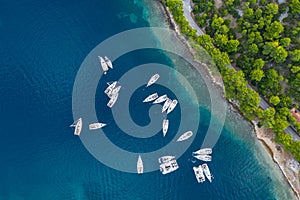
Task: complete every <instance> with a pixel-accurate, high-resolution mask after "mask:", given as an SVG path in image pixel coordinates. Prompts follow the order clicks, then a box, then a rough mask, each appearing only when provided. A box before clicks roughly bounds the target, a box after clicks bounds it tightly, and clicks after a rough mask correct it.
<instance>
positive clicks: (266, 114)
mask: <svg viewBox="0 0 300 200" xmlns="http://www.w3.org/2000/svg"><path fill="white" fill-rule="evenodd" d="M275 113H276V111H275V109H274V108H272V107H270V108H267V109H266V110H264V111H263V112H262V116H260V119H261V123H262V125H264V126H266V127H267V128H273V125H274V124H275V120H274V116H275Z"/></svg>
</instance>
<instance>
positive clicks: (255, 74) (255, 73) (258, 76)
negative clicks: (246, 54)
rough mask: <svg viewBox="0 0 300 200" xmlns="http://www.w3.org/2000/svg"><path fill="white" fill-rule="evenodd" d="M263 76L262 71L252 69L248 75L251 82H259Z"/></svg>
mask: <svg viewBox="0 0 300 200" xmlns="http://www.w3.org/2000/svg"><path fill="white" fill-rule="evenodd" d="M264 76H265V74H264V71H263V70H261V69H254V70H252V71H251V73H250V78H251V80H253V81H257V82H259V81H260V80H261V79H262V78H263V77H264Z"/></svg>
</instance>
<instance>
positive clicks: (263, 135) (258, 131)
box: [160, 0, 300, 200]
mask: <svg viewBox="0 0 300 200" xmlns="http://www.w3.org/2000/svg"><path fill="white" fill-rule="evenodd" d="M160 3H161V6H162V7H163V9H164V10H165V13H166V15H167V16H168V20H169V22H170V25H171V28H172V29H173V30H175V32H176V33H177V36H178V38H179V39H180V40H181V41H182V42H183V44H184V45H186V47H187V48H188V49H189V50H190V52H191V54H192V55H195V50H194V49H193V48H192V47H191V45H190V43H189V41H188V40H187V39H186V38H185V37H184V36H182V35H181V33H180V28H179V27H178V25H177V24H176V22H175V20H174V18H173V16H172V14H171V13H170V11H169V9H168V8H167V7H166V6H165V5H164V4H163V2H161V0H160ZM187 20H188V19H187ZM196 62H197V61H196ZM197 63H198V64H200V65H202V66H204V67H205V70H206V71H207V73H208V75H209V76H210V78H211V80H212V82H213V83H214V84H216V85H217V86H219V87H221V88H224V85H223V83H222V81H220V79H219V77H215V76H214V75H213V73H212V71H211V70H210V69H209V67H208V66H207V65H206V64H205V63H201V62H197ZM229 103H230V104H231V106H232V108H231V109H236V111H237V112H238V113H239V114H240V115H243V114H242V113H240V112H239V107H238V105H237V104H236V103H234V102H232V101H229ZM251 124H252V125H253V127H254V130H255V135H256V138H257V139H258V140H260V141H261V142H262V144H263V146H264V147H265V148H266V149H267V151H268V152H269V153H270V155H271V157H272V158H273V161H274V162H275V163H276V164H277V165H278V167H279V169H280V170H281V172H282V173H283V175H284V177H285V178H286V180H287V182H288V184H289V185H290V186H291V189H292V190H293V192H294V194H295V196H296V198H297V199H298V200H300V175H299V171H298V173H296V172H294V171H292V170H291V169H290V168H289V167H288V166H287V162H288V161H289V160H291V159H293V157H292V156H291V154H289V153H287V152H284V151H283V147H282V146H280V145H277V144H276V143H275V141H274V132H272V131H271V130H265V129H264V128H258V127H257V125H256V122H254V121H252V122H251Z"/></svg>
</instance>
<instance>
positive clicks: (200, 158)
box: [194, 154, 211, 162]
mask: <svg viewBox="0 0 300 200" xmlns="http://www.w3.org/2000/svg"><path fill="white" fill-rule="evenodd" d="M194 157H195V158H197V159H198V160H202V161H205V162H209V161H211V156H210V155H201V154H200V155H195V156H194Z"/></svg>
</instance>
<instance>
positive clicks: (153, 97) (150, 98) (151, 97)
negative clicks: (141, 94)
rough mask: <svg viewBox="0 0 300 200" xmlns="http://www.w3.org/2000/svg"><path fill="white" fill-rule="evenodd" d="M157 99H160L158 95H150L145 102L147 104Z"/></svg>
mask: <svg viewBox="0 0 300 200" xmlns="http://www.w3.org/2000/svg"><path fill="white" fill-rule="evenodd" d="M157 97H158V94H157V93H154V94H150V95H149V96H148V97H147V98H146V99H144V101H143V102H144V103H145V102H150V101H153V100H155V99H157Z"/></svg>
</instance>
